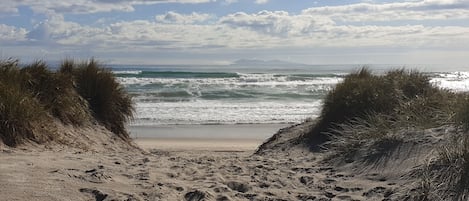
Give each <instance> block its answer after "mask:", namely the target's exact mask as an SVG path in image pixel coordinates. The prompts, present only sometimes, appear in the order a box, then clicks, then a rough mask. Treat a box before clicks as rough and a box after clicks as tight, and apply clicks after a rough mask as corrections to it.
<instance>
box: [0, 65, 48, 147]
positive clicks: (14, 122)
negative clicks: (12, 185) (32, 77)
mask: <svg viewBox="0 0 469 201" xmlns="http://www.w3.org/2000/svg"><path fill="white" fill-rule="evenodd" d="M25 80H26V78H25V76H24V75H23V74H22V73H21V71H20V69H19V67H18V60H6V61H0V139H1V140H2V141H3V143H5V144H6V145H8V146H17V145H18V144H21V143H22V142H24V140H27V139H28V140H33V141H38V140H39V138H38V137H37V136H36V135H35V134H34V129H35V126H36V125H37V124H38V122H40V121H41V120H43V119H46V118H47V114H46V111H45V110H44V109H43V107H42V105H41V104H40V103H39V101H37V99H35V98H34V96H33V94H31V93H30V92H29V91H28V90H27V89H25V88H24V85H23V81H25Z"/></svg>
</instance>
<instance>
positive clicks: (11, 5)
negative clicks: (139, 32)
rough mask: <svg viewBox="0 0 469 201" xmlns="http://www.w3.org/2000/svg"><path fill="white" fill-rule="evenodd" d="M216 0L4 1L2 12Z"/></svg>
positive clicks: (103, 8)
mask: <svg viewBox="0 0 469 201" xmlns="http://www.w3.org/2000/svg"><path fill="white" fill-rule="evenodd" d="M213 1H216V0H74V1H55V0H41V1H37V0H21V1H18V0H3V1H2V7H1V8H0V11H1V12H8V13H17V12H18V9H17V7H19V6H29V7H30V8H31V9H32V10H34V11H35V12H37V13H46V14H50V13H59V14H63V13H81V14H84V13H98V12H111V11H124V12H132V11H134V10H135V9H134V5H145V4H159V3H183V4H197V3H208V2H213Z"/></svg>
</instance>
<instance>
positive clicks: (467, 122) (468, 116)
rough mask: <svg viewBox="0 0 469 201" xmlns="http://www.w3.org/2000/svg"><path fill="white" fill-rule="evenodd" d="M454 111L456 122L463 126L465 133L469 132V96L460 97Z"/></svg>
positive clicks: (462, 95)
mask: <svg viewBox="0 0 469 201" xmlns="http://www.w3.org/2000/svg"><path fill="white" fill-rule="evenodd" d="M454 109H455V115H454V122H455V123H456V124H457V125H459V126H461V127H462V128H463V130H464V131H469V94H461V95H459V96H458V97H457V101H456V104H455V106H454Z"/></svg>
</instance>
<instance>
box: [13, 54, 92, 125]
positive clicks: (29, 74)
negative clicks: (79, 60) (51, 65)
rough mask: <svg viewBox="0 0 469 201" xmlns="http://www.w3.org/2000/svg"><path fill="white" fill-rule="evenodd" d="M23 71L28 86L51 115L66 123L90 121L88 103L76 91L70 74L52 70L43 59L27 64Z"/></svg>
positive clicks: (81, 123) (74, 123) (76, 123)
mask: <svg viewBox="0 0 469 201" xmlns="http://www.w3.org/2000/svg"><path fill="white" fill-rule="evenodd" d="M21 73H22V74H23V75H24V76H25V78H26V79H27V83H26V87H27V88H28V89H29V90H30V91H31V93H32V94H34V96H35V98H37V99H38V100H39V102H41V104H43V107H44V109H45V110H47V111H49V112H50V113H51V115H53V116H54V117H56V118H58V119H59V120H60V121H62V122H63V123H64V124H72V125H83V124H84V123H86V122H89V119H90V114H89V111H88V106H87V103H86V101H85V100H83V98H81V96H80V95H79V94H78V93H77V92H76V90H75V88H74V87H73V82H72V78H71V77H70V76H67V75H66V74H63V73H60V72H58V73H57V72H52V71H50V70H49V69H48V67H47V64H46V63H45V62H43V61H36V62H34V63H32V64H30V65H27V66H25V67H24V68H22V69H21Z"/></svg>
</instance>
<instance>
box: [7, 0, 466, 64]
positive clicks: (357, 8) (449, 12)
mask: <svg viewBox="0 0 469 201" xmlns="http://www.w3.org/2000/svg"><path fill="white" fill-rule="evenodd" d="M0 51H1V57H2V58H6V57H16V58H20V59H21V60H23V61H31V60H36V59H46V60H61V59H64V58H70V57H71V58H77V59H85V58H89V57H96V58H98V59H99V60H102V61H104V62H108V63H115V64H229V63H232V62H234V61H236V60H238V59H259V60H285V61H291V62H298V63H305V64H451V65H460V66H464V65H465V66H467V64H469V56H468V55H469V1H467V0H401V1H378V0H362V1H359V0H355V1H350V0H348V1H336V0H327V1H326V0H322V1H321V0H317V1H311V0H295V1H286V0H253V1H248V0H74V1H55V0H42V1H36V0H21V1H20V0H4V1H2V7H0Z"/></svg>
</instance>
